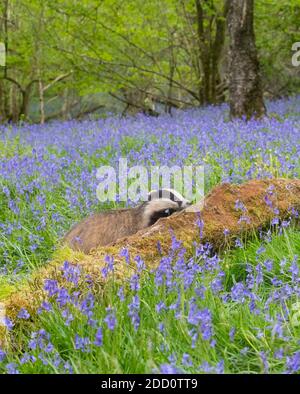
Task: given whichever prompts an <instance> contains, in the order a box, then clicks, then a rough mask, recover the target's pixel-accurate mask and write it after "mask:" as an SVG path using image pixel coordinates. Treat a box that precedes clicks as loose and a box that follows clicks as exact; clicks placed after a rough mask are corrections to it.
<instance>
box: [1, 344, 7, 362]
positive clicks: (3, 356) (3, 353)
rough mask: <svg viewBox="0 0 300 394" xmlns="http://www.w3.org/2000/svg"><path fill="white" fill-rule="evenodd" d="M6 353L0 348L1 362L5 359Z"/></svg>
mask: <svg viewBox="0 0 300 394" xmlns="http://www.w3.org/2000/svg"><path fill="white" fill-rule="evenodd" d="M5 357H6V353H5V352H4V351H3V350H2V349H1V348H0V363H1V362H2V361H3V360H4V359H5Z"/></svg>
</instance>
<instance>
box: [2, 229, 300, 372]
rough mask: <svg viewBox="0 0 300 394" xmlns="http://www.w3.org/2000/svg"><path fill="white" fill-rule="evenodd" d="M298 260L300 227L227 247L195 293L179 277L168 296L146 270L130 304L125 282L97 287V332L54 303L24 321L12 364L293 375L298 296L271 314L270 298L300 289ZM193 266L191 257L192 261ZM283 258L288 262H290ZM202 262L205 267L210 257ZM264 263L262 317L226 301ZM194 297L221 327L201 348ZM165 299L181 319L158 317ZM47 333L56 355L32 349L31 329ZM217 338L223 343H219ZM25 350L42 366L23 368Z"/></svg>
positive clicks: (299, 327)
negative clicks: (219, 283) (81, 345)
mask: <svg viewBox="0 0 300 394" xmlns="http://www.w3.org/2000/svg"><path fill="white" fill-rule="evenodd" d="M262 246H263V248H264V250H263V251H262V249H261V247H262ZM296 255H298V256H299V255H300V234H299V231H298V229H297V228H290V229H288V230H284V231H283V234H281V235H280V234H275V233H274V234H273V235H272V237H271V239H269V240H266V241H261V240H259V239H258V238H257V237H256V238H252V239H251V240H250V239H249V240H248V242H246V243H245V245H244V247H242V248H235V249H232V250H227V251H226V252H224V254H223V256H220V262H219V264H217V265H216V266H215V267H214V268H213V269H209V268H207V269H204V270H203V272H202V273H201V272H200V273H197V274H195V276H194V279H193V281H192V283H191V285H190V286H188V287H187V288H184V284H183V281H182V280H178V284H177V286H176V287H175V288H174V289H172V290H171V291H168V289H167V286H166V283H165V282H164V283H163V284H162V285H161V286H156V284H155V279H154V274H151V273H150V274H149V273H148V274H147V273H144V275H143V279H142V280H141V283H140V286H141V287H140V289H139V290H138V291H137V292H136V291H133V290H131V289H130V288H129V286H128V283H127V284H126V285H125V300H124V301H121V300H120V299H119V297H118V290H119V288H120V285H118V284H116V283H114V281H113V280H112V279H111V280H109V281H108V284H107V285H106V287H105V289H101V295H100V289H98V291H97V288H94V289H93V293H94V296H95V306H94V307H93V308H91V310H92V319H93V320H94V324H95V327H91V326H90V324H89V323H88V317H87V316H85V315H84V314H83V313H82V311H80V308H78V307H76V306H74V305H71V303H67V304H66V306H64V307H63V308H59V307H58V305H57V303H56V302H55V301H54V299H53V298H52V304H53V308H54V311H52V312H43V313H41V314H40V315H38V316H36V317H34V318H33V319H32V321H31V322H30V323H29V322H28V321H25V320H24V321H22V320H21V319H20V322H19V324H20V325H19V326H18V329H17V330H16V332H15V333H14V335H13V337H12V338H13V344H14V351H13V352H12V353H8V355H7V358H8V359H7V361H10V362H15V363H16V364H17V365H18V369H19V370H20V371H21V372H22V373H61V372H65V371H68V369H67V370H66V369H65V368H64V366H65V364H66V363H68V364H67V368H69V366H68V365H70V366H71V367H72V370H73V372H75V373H150V372H152V371H154V370H157V369H158V370H159V368H160V366H161V365H163V364H170V359H169V358H170V357H173V358H174V360H176V361H174V364H175V365H176V368H178V369H180V370H182V371H184V372H201V371H203V367H202V368H201V367H200V366H201V365H202V366H203V363H205V362H207V363H208V364H209V365H210V367H211V368H212V369H211V371H212V372H214V371H215V368H216V367H217V366H218V365H219V367H220V365H221V364H222V363H224V371H225V372H226V373H264V372H270V373H282V372H284V371H285V370H286V361H287V358H286V357H293V355H294V354H295V352H297V351H299V337H300V314H299V306H300V304H299V299H298V296H297V292H292V294H291V295H290V296H287V297H284V296H282V299H281V300H276V299H275V300H273V301H272V302H270V305H269V307H268V308H267V310H264V308H265V307H266V302H267V300H268V298H269V297H270V295H272V294H273V295H274V294H276V291H282V292H284V289H285V286H289V287H290V288H294V287H295V286H296V283H295V282H293V280H292V275H291V272H290V267H291V263H292V261H293V260H295V256H296ZM266 259H267V260H269V261H270V260H271V261H272V263H273V267H272V270H271V271H270V272H269V271H268V270H267V269H266V267H265V266H264V262H265V260H266ZM188 261H190V260H189V259H186V260H185V264H186V263H188ZM283 261H285V262H286V263H285V265H282V264H283V263H282V262H283ZM195 262H196V263H197V264H199V265H200V266H201V265H202V266H203V260H202V259H198V260H195ZM259 264H261V266H262V271H263V279H262V283H260V284H255V285H254V288H253V294H255V295H256V296H257V297H258V298H259V299H257V301H256V306H255V308H257V309H258V310H260V311H261V312H260V313H259V314H256V313H255V312H253V310H252V311H251V310H250V300H248V299H245V301H244V302H239V301H234V300H228V301H227V302H224V300H223V298H224V297H225V296H226V294H229V293H230V291H231V289H232V286H234V285H236V284H237V283H244V284H246V283H247V280H248V279H249V277H248V278H247V270H248V271H249V267H251V268H252V270H253V272H254V273H255V272H256V267H257V266H258V265H259ZM280 264H281V265H280ZM220 272H224V273H225V277H224V280H223V284H224V287H223V290H221V292H220V293H217V294H214V292H213V291H212V289H211V282H212V280H214V279H216V278H217V277H218V274H219V273H220ZM248 273H249V272H248ZM173 274H174V275H176V276H177V277H178V276H179V271H177V272H176V271H173ZM275 277H276V278H277V280H280V281H282V283H281V284H280V285H274V284H272V280H273V279H274V278H275ZM203 286H204V287H205V288H206V289H205V290H204V292H203V297H201V296H199V292H198V290H197V289H200V288H201V287H203ZM84 289H85V290H84ZM76 290H78V289H77V288H76V287H74V288H71V289H69V293H73V294H74V291H76ZM80 291H81V296H80V300H81V301H82V300H83V299H84V298H85V297H86V295H87V294H88V292H89V290H88V289H87V288H86V286H83V285H82V284H81V285H80ZM282 294H284V293H282ZM134 295H138V297H139V300H140V310H139V317H140V325H139V327H138V329H137V330H135V329H134V327H133V324H132V323H131V321H130V319H129V318H128V311H129V309H128V304H130V303H131V302H132V297H133V296H134ZM178 297H179V298H178ZM193 297H194V298H195V300H196V304H197V307H198V308H199V310H201V311H203V310H204V309H205V308H207V310H209V311H210V313H211V318H212V330H213V335H212V337H211V338H210V339H209V340H205V339H203V338H202V336H201V334H200V335H199V337H198V338H197V340H196V341H195V346H194V347H192V346H191V345H192V340H191V335H190V330H191V329H192V328H193V327H194V328H195V326H193V324H191V323H190V322H189V319H188V316H189V314H190V310H191V309H190V307H191V306H190V303H191V299H192V298H193ZM161 301H163V302H164V303H165V304H166V305H167V306H170V305H172V304H174V303H176V302H178V315H177V316H176V313H175V311H174V310H170V309H168V310H163V311H161V312H160V313H158V312H157V311H156V306H157V305H158V303H159V302H161ZM107 307H113V308H114V311H115V314H116V319H117V323H116V327H115V329H114V330H113V331H111V330H109V329H108V328H107V325H106V323H105V322H104V319H105V316H106V314H107V312H106V310H105V308H107ZM62 310H67V311H68V313H72V315H73V320H72V321H71V322H70V325H66V323H65V320H66V319H65V318H64V317H63V316H62ZM286 310H287V311H289V313H288V314H286ZM298 315H299V316H298ZM278 319H282V321H281V322H280V325H281V328H282V335H281V336H280V335H278V334H276V332H275V325H276V321H277V320H278ZM298 320H299V322H298ZM160 324H163V325H164V329H163V330H160V329H159V325H160ZM98 327H102V328H103V345H102V346H96V345H94V344H93V342H94V340H95V332H96V330H97V328H98ZM39 329H45V330H46V331H47V332H48V333H49V334H50V338H51V339H50V341H51V343H52V345H53V350H52V351H51V352H50V353H47V352H46V351H45V349H44V350H43V349H42V348H43V347H45V346H46V344H47V343H48V340H45V341H44V342H45V344H44V345H42V347H38V348H36V349H33V350H32V349H28V347H27V345H28V342H29V341H30V335H32V334H30V333H31V330H34V331H37V330H39ZM231 329H234V330H235V336H234V338H233V339H230V335H229V333H230V330H231ZM200 331H201V330H200ZM76 334H77V335H79V336H80V337H82V338H88V340H89V342H90V343H91V344H90V345H88V346H87V347H86V349H87V350H88V351H82V350H76V349H75V335H76ZM212 340H213V341H215V345H214V346H212V343H211V341H212ZM280 349H282V352H283V357H282V358H278V357H276V351H278V350H280ZM24 351H25V352H26V351H29V352H30V354H32V355H34V356H35V357H36V359H37V361H35V362H27V363H25V364H22V365H19V359H20V357H21V355H22V354H24ZM55 354H57V355H59V356H57V357H59V360H60V364H59V366H56V365H54V361H53V360H54V359H55ZM185 354H186V355H187V354H188V356H185V357H189V360H190V362H191V364H190V365H189V363H186V362H182V358H183V356H184V355H185ZM41 355H42V356H41ZM264 355H265V356H266V358H267V359H268V361H267V363H268V365H267V366H266V365H265V364H264V362H263V358H264ZM39 357H44V358H45V359H46V360H48V361H47V362H48V365H44V363H45V361H44V363H43V362H42V361H41V360H39ZM220 363H221V364H220ZM187 364H188V365H187ZM0 368H1V367H0ZM3 368H4V366H3ZM204 369H205V368H204ZM205 371H206V369H205Z"/></svg>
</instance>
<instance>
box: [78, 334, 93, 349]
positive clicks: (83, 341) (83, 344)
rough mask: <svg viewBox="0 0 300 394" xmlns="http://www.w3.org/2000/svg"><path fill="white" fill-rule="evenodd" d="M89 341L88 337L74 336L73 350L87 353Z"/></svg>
mask: <svg viewBox="0 0 300 394" xmlns="http://www.w3.org/2000/svg"><path fill="white" fill-rule="evenodd" d="M89 345H90V340H89V338H88V337H80V336H79V335H78V334H76V335H75V349H76V350H81V351H83V352H88V351H89V350H90V349H89Z"/></svg>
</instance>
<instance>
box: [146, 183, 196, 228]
mask: <svg viewBox="0 0 300 394" xmlns="http://www.w3.org/2000/svg"><path fill="white" fill-rule="evenodd" d="M189 205H191V203H190V201H188V200H187V199H185V198H184V197H183V196H182V195H181V194H180V193H178V192H177V191H176V190H173V189H159V190H152V191H151V192H150V193H149V194H148V202H147V203H146V204H145V210H144V218H145V221H146V222H147V223H148V224H147V225H148V226H152V224H154V223H155V222H156V221H157V220H158V219H160V218H163V217H167V216H170V215H172V214H173V213H175V212H178V211H181V210H183V209H185V208H186V207H188V206H189Z"/></svg>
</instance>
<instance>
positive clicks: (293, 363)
mask: <svg viewBox="0 0 300 394" xmlns="http://www.w3.org/2000/svg"><path fill="white" fill-rule="evenodd" d="M286 369H287V372H288V373H294V372H299V370H300V351H298V352H296V353H294V354H293V355H292V356H287V358H286Z"/></svg>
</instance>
